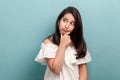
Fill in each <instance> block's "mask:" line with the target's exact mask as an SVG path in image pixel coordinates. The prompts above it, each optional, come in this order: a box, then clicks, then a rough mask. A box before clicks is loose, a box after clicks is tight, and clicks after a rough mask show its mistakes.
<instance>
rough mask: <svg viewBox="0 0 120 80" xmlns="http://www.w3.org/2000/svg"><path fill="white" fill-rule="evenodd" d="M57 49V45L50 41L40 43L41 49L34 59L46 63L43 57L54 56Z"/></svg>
mask: <svg viewBox="0 0 120 80" xmlns="http://www.w3.org/2000/svg"><path fill="white" fill-rule="evenodd" d="M56 51H57V46H56V45H54V44H52V43H47V44H45V43H42V44H41V49H40V51H39V53H38V55H37V56H36V58H35V61H37V62H39V63H41V64H43V65H46V64H47V63H46V59H45V58H55V56H56Z"/></svg>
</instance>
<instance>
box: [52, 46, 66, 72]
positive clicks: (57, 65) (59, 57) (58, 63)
mask: <svg viewBox="0 0 120 80" xmlns="http://www.w3.org/2000/svg"><path fill="white" fill-rule="evenodd" d="M65 48H66V47H65V46H64V45H63V44H60V45H59V47H58V50H57V54H56V57H55V59H54V62H53V68H54V70H55V71H56V72H57V73H59V72H60V70H61V68H62V67H63V64H64V57H65Z"/></svg>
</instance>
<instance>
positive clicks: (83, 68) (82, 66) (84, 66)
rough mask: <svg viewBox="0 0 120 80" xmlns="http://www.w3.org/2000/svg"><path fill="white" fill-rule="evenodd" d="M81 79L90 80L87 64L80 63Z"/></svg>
mask: <svg viewBox="0 0 120 80" xmlns="http://www.w3.org/2000/svg"><path fill="white" fill-rule="evenodd" d="M79 80H88V73H87V64H80V65H79Z"/></svg>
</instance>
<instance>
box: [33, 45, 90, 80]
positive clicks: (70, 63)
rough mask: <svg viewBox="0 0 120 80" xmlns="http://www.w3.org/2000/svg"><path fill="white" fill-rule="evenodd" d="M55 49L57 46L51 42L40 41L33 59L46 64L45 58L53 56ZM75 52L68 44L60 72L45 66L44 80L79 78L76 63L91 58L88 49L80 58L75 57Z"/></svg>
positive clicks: (73, 79) (81, 62)
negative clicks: (39, 46) (37, 51)
mask: <svg viewBox="0 0 120 80" xmlns="http://www.w3.org/2000/svg"><path fill="white" fill-rule="evenodd" d="M57 49H58V46H57V45H55V44H53V43H47V44H44V43H42V44H41V49H40V51H39V53H38V55H37V56H36V58H35V61H37V62H39V63H42V64H46V65H47V62H46V59H45V58H55V56H56V51H57ZM75 54H76V51H75V49H74V48H73V47H71V46H68V47H67V48H66V50H65V63H64V64H63V67H62V70H61V71H60V74H55V73H53V72H52V71H51V70H50V68H49V67H48V66H47V68H46V72H45V76H44V80H79V68H78V65H79V64H83V63H87V62H90V61H91V60H92V59H91V56H90V54H89V52H88V51H87V54H86V56H85V57H84V58H80V59H76V56H75Z"/></svg>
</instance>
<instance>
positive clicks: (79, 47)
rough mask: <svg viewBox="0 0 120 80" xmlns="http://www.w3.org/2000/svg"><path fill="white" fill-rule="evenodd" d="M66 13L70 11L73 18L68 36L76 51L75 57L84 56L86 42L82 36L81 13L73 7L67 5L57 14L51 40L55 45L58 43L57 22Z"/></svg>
mask: <svg viewBox="0 0 120 80" xmlns="http://www.w3.org/2000/svg"><path fill="white" fill-rule="evenodd" d="M66 13H71V14H72V15H73V16H74V18H75V28H74V30H73V31H72V32H71V33H70V37H71V40H72V44H73V46H74V48H75V50H76V52H77V54H76V59H79V58H82V57H85V55H86V52H87V48H86V43H85V41H84V38H83V25H82V19H81V15H80V13H79V11H78V10H77V9H76V8H75V7H67V8H65V9H64V10H63V11H62V12H61V13H60V14H59V16H58V18H57V20H56V29H55V33H54V34H53V35H52V42H53V43H54V44H56V45H59V44H60V31H59V25H58V22H59V21H60V20H61V18H62V17H63V16H64V15H65V14H66Z"/></svg>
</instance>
